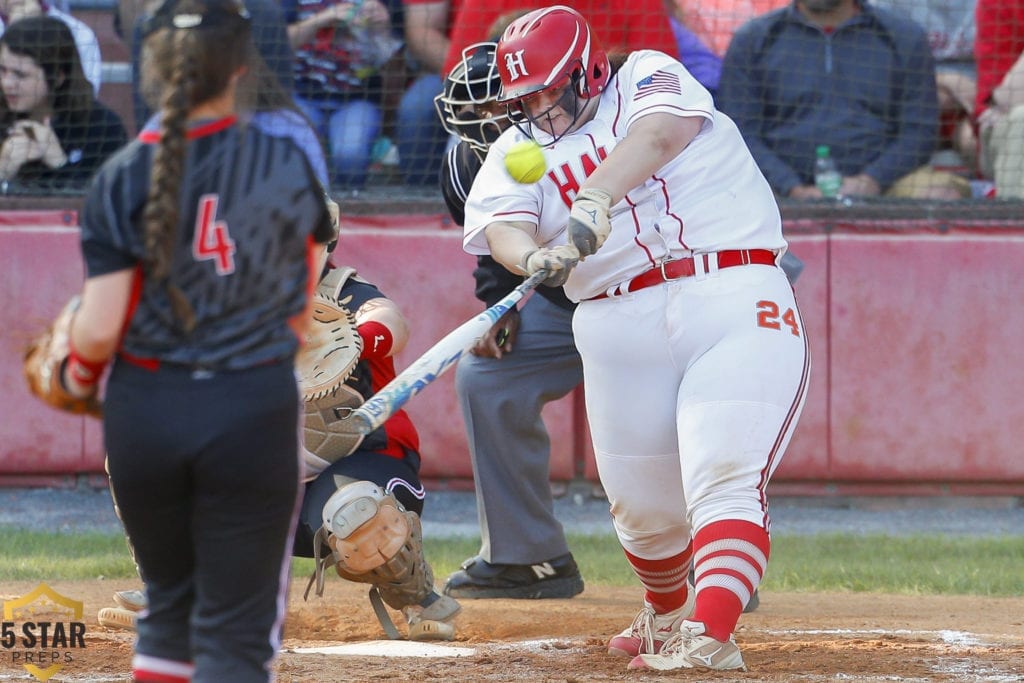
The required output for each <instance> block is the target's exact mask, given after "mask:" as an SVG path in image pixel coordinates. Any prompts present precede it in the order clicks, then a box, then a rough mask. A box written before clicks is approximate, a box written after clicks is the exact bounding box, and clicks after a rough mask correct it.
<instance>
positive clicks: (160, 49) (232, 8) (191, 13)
mask: <svg viewBox="0 0 1024 683" xmlns="http://www.w3.org/2000/svg"><path fill="white" fill-rule="evenodd" d="M232 14H234V16H235V17H237V18H238V20H237V21H231V20H225V17H229V18H230V16H231V15H232ZM197 17H198V21H199V22H200V23H194V22H195V21H197ZM143 34H144V35H145V36H147V37H146V43H145V48H144V49H145V55H144V64H145V65H146V77H147V78H151V79H154V80H155V81H156V82H158V83H159V84H160V85H161V88H162V94H161V100H160V117H161V118H160V144H159V145H158V146H157V148H156V151H155V153H154V156H153V168H152V172H151V177H150V186H149V196H148V197H147V200H146V207H145V211H144V213H143V220H144V225H145V230H144V233H143V240H144V244H145V249H146V260H147V266H148V269H149V275H150V277H152V278H153V279H155V280H156V281H158V282H163V283H165V286H166V288H167V293H168V296H169V297H170V300H171V307H172V309H173V311H174V315H175V317H176V318H177V319H178V320H179V321H180V322H181V323H182V325H183V327H184V328H185V331H186V332H190V331H191V330H192V329H193V328H194V327H195V311H194V310H193V308H192V305H191V304H190V303H189V301H188V299H187V298H186V297H185V294H184V292H182V291H181V289H180V288H179V287H178V286H177V285H175V284H174V283H173V282H171V281H170V275H171V261H172V259H173V256H174V246H175V244H176V242H177V239H178V222H179V215H178V214H179V210H178V206H179V195H180V190H181V179H182V175H183V173H184V166H185V153H186V147H187V140H186V127H187V123H188V117H189V113H190V112H191V111H192V110H193V109H194V108H195V107H196V106H197V105H200V104H203V103H204V102H208V101H210V100H212V99H214V98H215V97H217V96H218V95H220V94H221V93H223V92H224V89H225V88H226V87H227V86H228V83H229V82H230V79H231V77H232V76H233V75H234V74H235V73H236V71H237V70H238V69H239V67H241V66H243V65H244V64H246V62H247V58H248V55H249V25H248V21H247V19H246V15H245V14H244V10H243V9H241V6H240V5H239V4H238V3H237V2H235V1H234V0H205V1H204V0H167V2H165V3H164V4H163V5H161V6H160V8H158V9H157V10H156V12H155V13H154V15H153V16H152V17H151V18H150V19H149V20H148V21H147V22H146V25H145V26H144V28H143Z"/></svg>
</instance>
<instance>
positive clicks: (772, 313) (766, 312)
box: [757, 301, 800, 337]
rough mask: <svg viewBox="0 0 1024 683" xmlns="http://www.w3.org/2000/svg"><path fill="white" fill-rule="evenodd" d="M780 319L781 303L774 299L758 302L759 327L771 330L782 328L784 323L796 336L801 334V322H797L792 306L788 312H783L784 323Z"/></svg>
mask: <svg viewBox="0 0 1024 683" xmlns="http://www.w3.org/2000/svg"><path fill="white" fill-rule="evenodd" d="M779 320H780V316H779V305H778V304H777V303H775V302H774V301H758V302H757V326H758V327H766V328H768V329H769V330H781V329H782V324H785V325H786V327H788V328H789V330H790V332H792V333H793V336H794V337H799V336H800V324H799V323H798V322H797V320H796V313H794V312H793V309H792V308H787V309H786V312H785V313H783V314H782V316H781V320H782V323H780V322H779Z"/></svg>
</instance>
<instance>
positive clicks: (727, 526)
mask: <svg viewBox="0 0 1024 683" xmlns="http://www.w3.org/2000/svg"><path fill="white" fill-rule="evenodd" d="M728 540H738V541H745V542H747V543H750V544H752V545H753V546H755V547H756V548H757V549H758V550H760V551H761V552H762V553H764V556H765V558H766V561H767V557H768V555H769V551H770V549H771V540H770V538H769V537H768V532H767V531H766V530H765V529H764V528H763V527H760V526H758V525H757V524H751V523H750V522H745V521H740V520H724V521H721V522H713V523H711V524H708V525H707V526H705V527H704V528H703V529H701V530H700V531H698V532H697V534H696V536H694V539H693V550H694V554H695V555H700V551H701V549H702V548H704V547H706V546H708V545H710V544H712V543H717V542H719V541H728ZM722 555H730V556H734V557H740V558H743V559H744V560H745V561H747V562H749V563H750V564H751V565H752V566H753V567H755V568H758V563H757V562H755V561H753V559H752V558H750V557H749V556H748V555H746V554H745V553H743V552H742V551H738V550H736V549H729V548H727V549H723V550H720V551H715V552H713V553H710V554H708V555H707V556H701V557H700V559H699V560H698V561H697V572H698V574H700V575H701V577H702V578H706V577H707V576H714V575H719V576H729V577H736V578H739V579H740V580H742V581H743V583H744V584H745V585H746V586H747V587H748V588H749V589H750V592H751V593H753V592H754V590H756V589H757V586H750V580H749V579H748V578H747V577H745V576H741V575H739V574H738V573H737V572H736V571H735V570H732V569H727V568H722V569H709V570H708V571H707V573H705V572H702V571H701V565H703V564H704V563H705V562H707V561H708V560H710V559H712V558H714V557H720V556H722ZM742 613H743V602H742V601H741V598H740V596H739V595H737V594H736V593H734V592H733V591H731V590H729V589H727V588H722V587H720V586H711V587H708V588H704V589H703V590H700V591H698V592H697V607H696V610H695V611H694V614H693V620H694V621H699V622H702V623H703V624H704V632H705V633H706V634H707V635H709V636H711V637H712V638H714V639H715V640H720V641H723V642H724V641H726V640H728V639H729V636H731V635H732V633H733V631H735V630H736V623H737V622H738V621H739V619H740V614H742Z"/></svg>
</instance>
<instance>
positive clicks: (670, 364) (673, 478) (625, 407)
mask: <svg viewBox="0 0 1024 683" xmlns="http://www.w3.org/2000/svg"><path fill="white" fill-rule="evenodd" d="M600 97H601V99H600V103H599V106H598V109H597V113H596V115H595V117H594V118H593V119H592V120H591V121H589V122H588V123H586V124H585V125H584V126H583V127H582V128H580V129H579V130H578V131H574V132H573V133H572V134H570V135H567V136H565V137H563V138H562V139H560V140H559V141H557V142H555V143H553V144H547V145H546V146H545V148H544V153H545V157H546V159H547V163H548V173H547V174H546V176H545V177H544V178H542V179H541V180H540V181H539V182H537V183H535V184H533V185H521V184H518V183H516V182H515V181H514V180H512V178H511V177H510V176H509V175H508V173H507V172H506V171H505V167H504V156H505V153H506V150H508V148H509V147H510V146H511V145H512V144H514V143H515V142H518V141H519V140H522V139H523V138H524V136H523V134H522V133H521V132H519V131H517V130H516V129H514V128H513V129H510V130H508V131H506V132H505V133H504V134H503V135H502V136H501V138H499V140H498V141H497V142H496V143H495V144H494V146H493V147H492V148H491V150H490V152H489V153H488V155H487V159H486V162H485V163H484V165H483V168H482V169H481V171H480V174H479V175H478V176H477V179H476V181H475V182H474V183H473V188H472V190H471V192H470V194H469V199H468V201H467V204H466V221H465V225H466V231H465V239H464V247H465V249H466V251H468V252H469V253H472V254H483V253H488V245H487V240H486V238H485V236H484V234H483V231H484V228H485V227H486V226H487V225H489V224H490V223H492V222H498V221H526V222H530V223H533V224H535V225H536V226H537V227H536V234H535V235H534V238H535V240H536V241H537V243H538V244H539V245H541V246H555V245H558V244H564V243H565V242H566V224H567V222H568V217H569V207H570V205H571V203H572V200H573V198H574V197H575V194H576V190H577V189H578V188H579V186H580V185H581V184H582V183H583V181H584V179H585V178H586V177H587V176H588V175H589V173H590V172H592V171H593V170H594V168H595V167H596V165H597V164H599V163H600V162H601V160H602V159H604V158H605V157H606V156H607V155H608V154H610V153H611V152H612V150H613V149H614V148H615V146H616V144H617V143H618V142H619V141H620V140H622V139H623V138H624V137H625V136H626V135H627V133H628V131H629V128H630V126H631V125H632V124H633V123H634V122H636V121H637V120H638V119H640V118H641V117H643V116H646V115H648V114H653V113H656V112H660V113H669V114H674V115H677V116H682V117H699V118H701V119H703V120H704V121H703V126H702V128H701V131H700V132H699V133H698V135H697V136H696V138H694V140H693V141H692V142H691V143H690V144H689V145H688V146H687V147H686V148H685V149H684V150H683V151H682V152H681V153H680V154H679V155H678V156H677V157H676V158H675V159H673V160H672V161H670V162H669V163H667V164H666V165H665V166H663V167H662V168H660V169H658V170H657V171H655V172H654V173H653V174H652V175H651V176H650V177H649V178H648V179H647V180H646V181H645V182H644V184H643V185H641V186H638V187H636V188H634V189H632V190H631V191H630V192H629V193H628V194H627V195H626V197H625V199H623V200H622V201H621V202H619V203H618V204H616V205H615V206H614V207H612V230H611V234H610V236H609V238H608V240H607V242H606V243H605V244H604V245H603V246H602V247H601V248H600V249H599V250H598V251H597V252H596V253H595V254H593V255H592V256H589V257H588V258H587V259H586V260H585V261H583V262H580V263H579V264H578V265H577V266H576V268H575V269H574V270H573V272H572V274H571V275H570V276H569V279H568V281H567V282H566V285H565V290H566V293H567V294H568V295H569V298H570V299H573V300H575V301H580V302H581V303H580V305H579V307H578V308H577V310H576V313H575V315H574V319H573V330H574V334H575V339H576V345H577V347H578V348H579V351H580V354H581V356H582V358H583V365H584V385H585V387H586V400H587V415H588V418H589V421H590V428H591V432H592V436H593V442H594V450H595V453H596V456H597V465H598V470H599V473H600V476H601V482H602V484H603V485H604V488H605V491H606V492H607V494H608V496H609V500H610V502H611V507H612V513H613V515H614V517H615V527H616V530H617V532H618V535H619V539H620V541H621V542H622V545H623V547H624V548H625V549H626V550H627V551H629V552H630V553H633V554H634V555H637V556H640V557H644V558H667V557H670V556H673V555H676V554H678V553H680V552H682V551H683V550H684V549H685V548H686V547H687V545H688V543H689V542H690V538H691V534H692V533H693V532H695V531H697V530H699V529H701V528H702V527H704V526H705V525H707V524H709V523H711V522H716V521H722V520H744V521H748V522H752V523H754V524H757V525H759V526H761V527H763V528H765V529H767V528H768V515H767V502H766V499H765V495H764V489H765V486H766V485H767V483H768V479H769V477H770V476H771V474H772V472H773V471H774V469H775V467H776V466H777V465H778V463H779V460H780V459H781V457H782V455H783V453H784V451H785V449H786V446H787V444H788V443H789V440H790V437H791V435H792V432H793V428H794V427H795V425H796V422H797V418H798V417H799V414H800V411H801V408H802V406H803V401H804V396H805V391H806V387H807V379H808V374H809V369H810V357H809V354H808V350H807V343H806V337H805V335H804V329H803V321H802V320H801V318H800V313H799V310H798V309H797V305H796V301H795V299H794V295H793V290H792V287H791V286H790V285H789V282H788V280H787V279H786V276H785V274H784V273H783V271H782V270H781V269H780V268H778V267H777V266H776V265H773V264H772V263H773V258H772V257H773V255H774V263H778V260H779V259H780V258H781V256H782V254H783V252H784V251H785V249H786V241H785V240H784V239H783V237H782V221H781V218H780V215H779V210H778V206H777V204H776V202H775V198H774V195H773V194H772V191H771V189H770V187H769V185H768V183H767V182H766V181H765V179H764V176H763V175H762V174H761V172H760V170H759V169H758V168H757V165H756V164H755V162H754V160H753V158H752V157H751V155H750V153H749V151H748V150H747V147H746V144H745V143H744V142H743V139H742V137H741V136H740V133H739V131H738V130H737V128H736V126H735V124H734V123H733V122H732V120H731V119H729V118H728V117H727V116H726V115H725V114H723V113H721V112H718V111H716V110H715V108H714V105H713V103H712V99H711V96H710V94H709V93H708V92H707V91H706V90H705V89H704V88H703V87H702V86H701V85H700V84H699V83H698V82H697V81H696V80H695V79H694V78H693V77H692V76H690V74H689V73H688V72H687V71H686V69H685V68H684V67H683V66H682V65H681V64H680V63H679V62H678V61H676V60H674V59H672V58H671V57H669V56H667V55H665V54H662V53H660V52H654V51H640V52H634V53H633V54H631V55H630V56H629V58H628V60H627V61H626V63H625V64H624V65H623V66H622V67H621V69H620V70H619V71H618V72H617V73H616V74H615V75H614V76H613V77H612V78H611V80H610V81H609V83H608V87H607V89H606V90H605V92H604V93H603V94H602V95H601V96H600ZM535 133H536V139H537V140H538V142H540V143H541V144H542V145H544V144H545V142H550V140H551V138H550V136H547V135H546V134H544V133H543V132H541V131H535ZM743 250H758V251H757V254H759V255H760V258H759V259H758V260H755V261H754V262H753V263H751V261H750V259H749V258H748V256H747V255H748V253H749V252H746V251H743ZM719 255H721V257H720V256H719ZM686 259H690V260H691V261H692V270H691V272H692V273H695V274H692V275H689V276H684V277H680V278H679V279H675V280H673V281H671V282H667V283H666V282H661V281H660V278H659V281H658V283H657V284H653V285H651V286H646V285H645V286H644V287H643V288H637V287H633V288H632V289H631V288H630V280H631V279H632V278H634V277H636V276H638V275H641V274H642V273H647V272H648V271H652V270H655V271H660V266H661V264H662V263H664V262H666V261H674V260H686ZM741 264H742V265H741ZM676 265H677V266H678V265H679V264H676ZM686 265H687V266H690V264H686ZM595 297H598V298H597V299H595ZM756 564H760V562H757V563H756ZM737 571H748V572H749V571H756V572H757V574H758V575H760V574H762V573H763V571H764V566H763V565H762V566H752V567H749V568H747V569H744V570H739V569H738V570H737ZM753 585H754V586H756V581H755V582H754V583H753ZM740 597H741V600H742V599H743V597H742V596H740ZM747 597H749V595H748V596H747ZM743 604H745V602H744V603H743Z"/></svg>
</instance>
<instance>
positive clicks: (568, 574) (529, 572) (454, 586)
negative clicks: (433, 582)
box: [444, 553, 583, 600]
mask: <svg viewBox="0 0 1024 683" xmlns="http://www.w3.org/2000/svg"><path fill="white" fill-rule="evenodd" d="M582 592H583V577H582V576H581V575H580V570H579V567H577V566H576V560H574V559H573V558H572V553H566V554H565V555H562V556H560V557H556V558H554V559H552V560H548V561H547V562H538V563H536V564H491V563H490V562H487V561H485V560H484V559H483V558H481V557H471V558H470V559H468V560H466V561H465V562H463V563H462V569H460V570H459V571H457V572H455V573H453V574H452V575H451V576H449V577H448V580H447V581H445V584H444V594H445V595H450V596H451V597H453V598H458V599H460V600H466V599H468V600H472V599H474V598H514V599H522V600H540V599H544V598H571V597H572V596H574V595H579V594H580V593H582Z"/></svg>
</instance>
